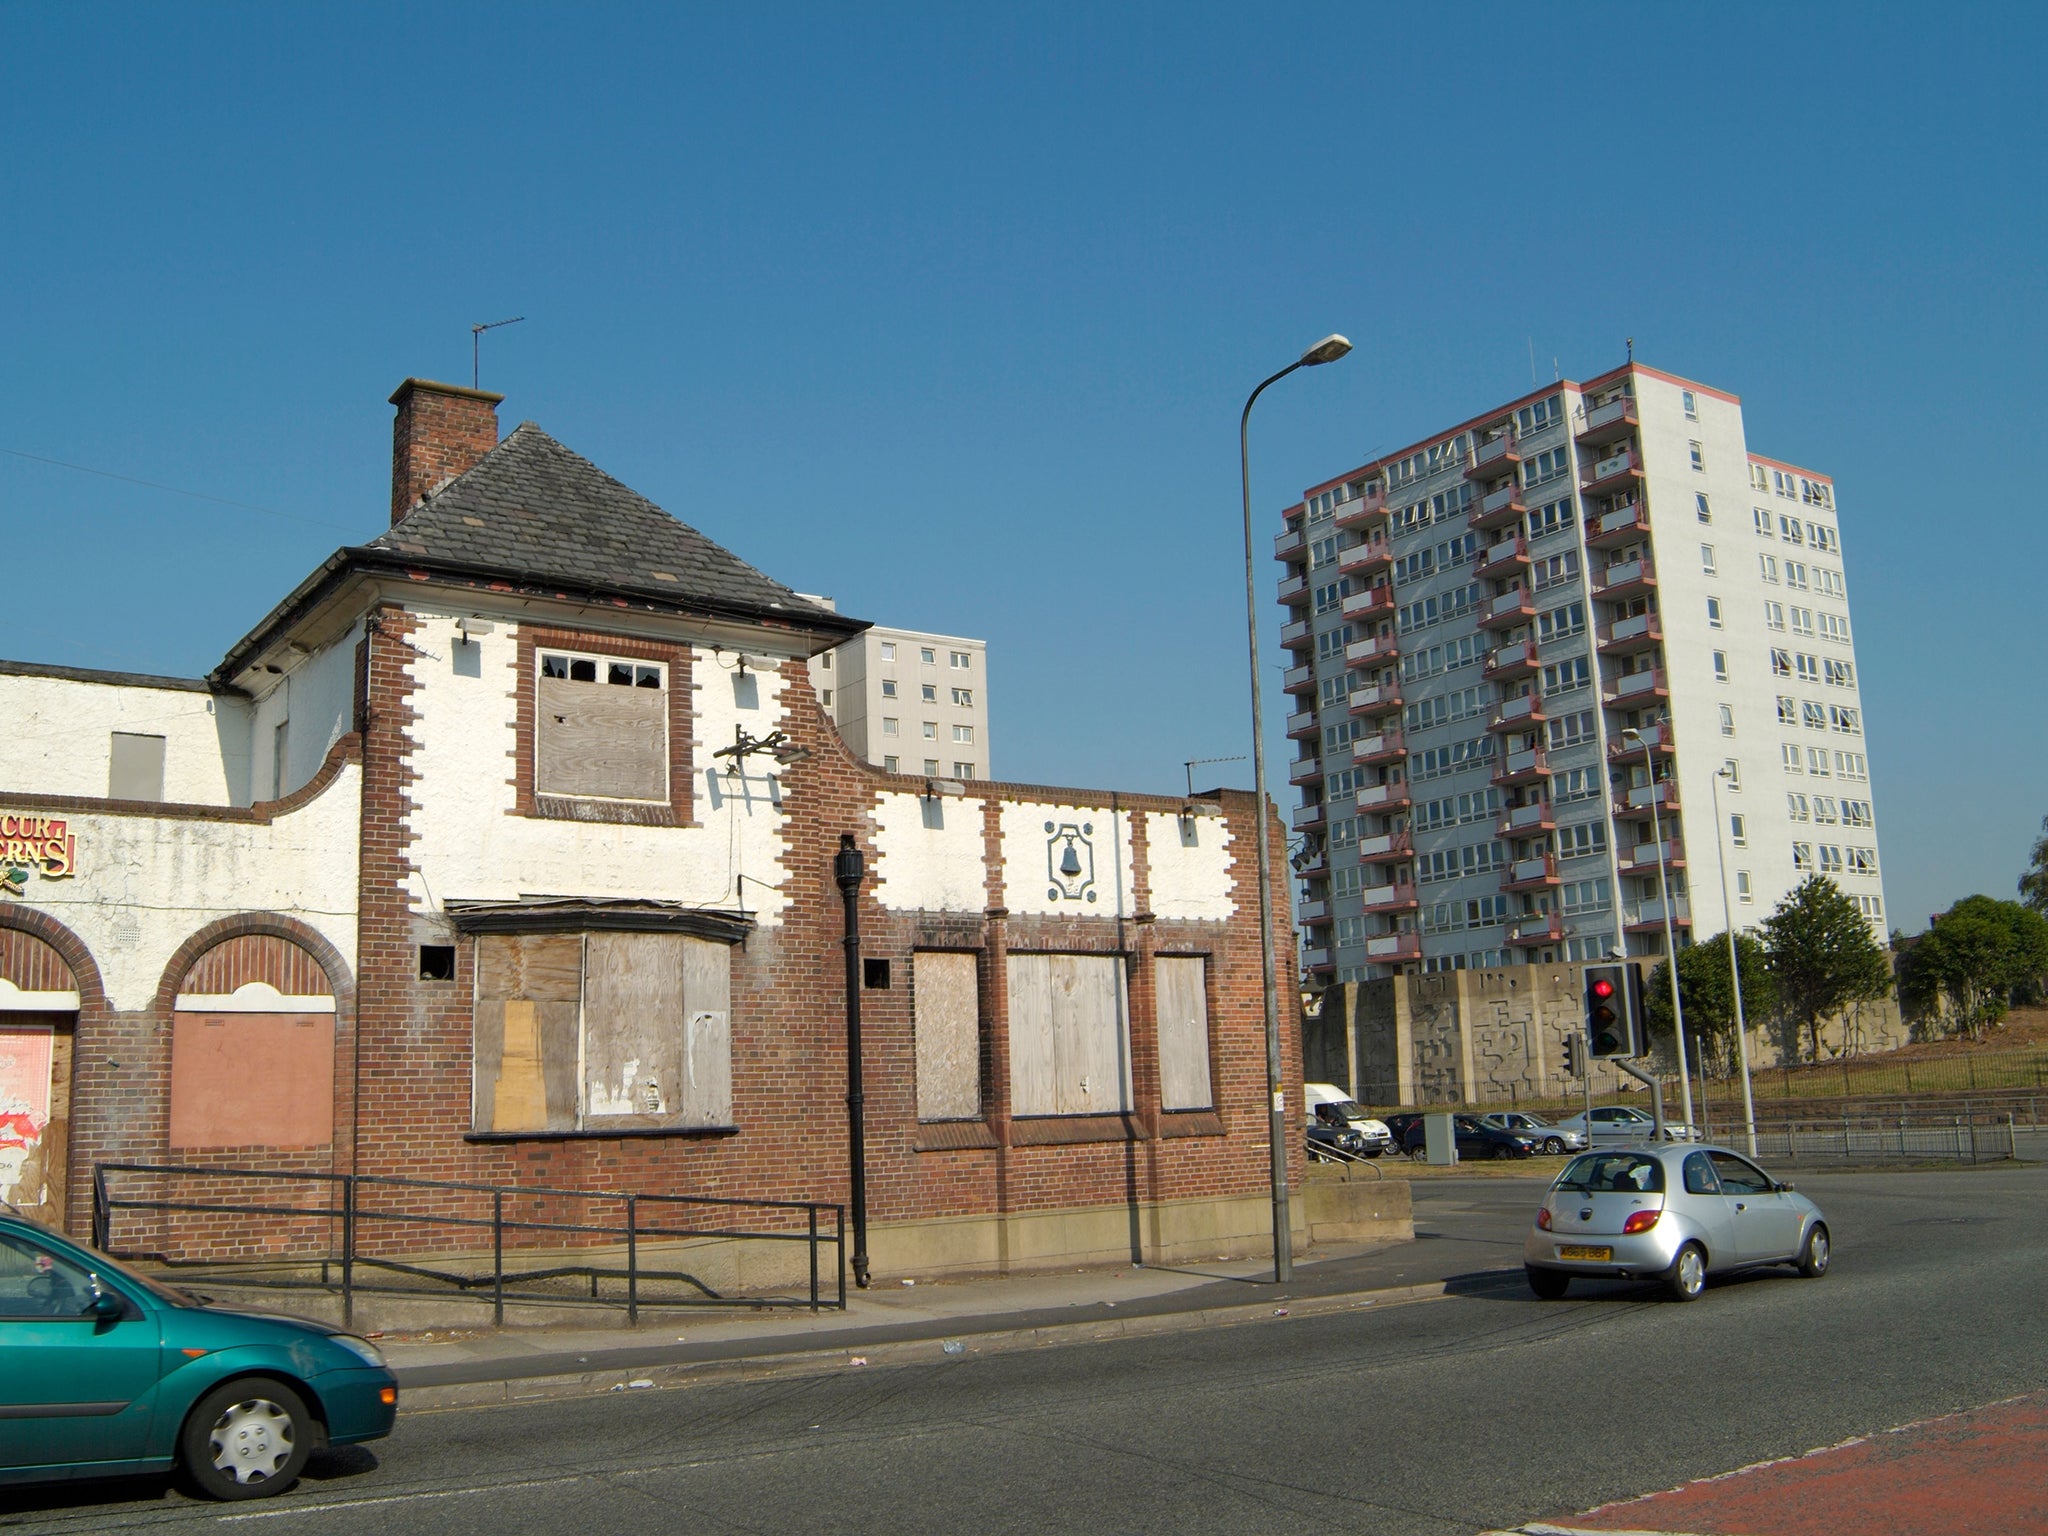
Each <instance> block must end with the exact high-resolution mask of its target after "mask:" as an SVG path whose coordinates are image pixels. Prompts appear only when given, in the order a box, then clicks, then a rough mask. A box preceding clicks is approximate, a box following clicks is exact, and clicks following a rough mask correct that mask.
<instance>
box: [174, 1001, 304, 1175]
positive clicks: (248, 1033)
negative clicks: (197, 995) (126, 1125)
mask: <svg viewBox="0 0 2048 1536" xmlns="http://www.w3.org/2000/svg"><path fill="white" fill-rule="evenodd" d="M333 1138H334V1015H333V1014H332V1013H303V1014H300V1013H197V1012H187V1011H186V1010H185V1009H183V1008H180V1009H179V1010H178V1011H177V1012H176V1013H174V1014H173V1015H172V1016H171V1114H170V1145H171V1148H172V1150H174V1151H183V1150H186V1149H190V1148H197V1147H324V1146H326V1145H327V1144H328V1143H329V1142H330V1141H332V1140H333Z"/></svg>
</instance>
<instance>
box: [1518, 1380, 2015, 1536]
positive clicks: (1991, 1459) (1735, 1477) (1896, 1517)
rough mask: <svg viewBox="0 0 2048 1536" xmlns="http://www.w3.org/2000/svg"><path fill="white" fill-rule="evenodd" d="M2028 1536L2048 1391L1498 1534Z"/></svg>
mask: <svg viewBox="0 0 2048 1536" xmlns="http://www.w3.org/2000/svg"><path fill="white" fill-rule="evenodd" d="M1843 1531H1854V1532H1856V1533H1858V1536H1894V1533H1896V1536H1908V1533H1912V1536H1918V1533H1920V1532H1927V1531H1939V1532H1942V1533H1943V1536H1979V1533H1981V1536H2019V1533H2038V1532H2041V1531H2048V1392H2036V1393H2032V1394H2030V1395H2028V1396H2025V1397H2016V1398H2009V1399H2007V1400H2006V1401H2004V1402H1998V1403H1990V1404H1987V1405H1985V1406H1984V1407H1982V1408H1977V1409H1973V1410H1971V1411H1969V1412H1966V1413H1952V1414H1945V1415H1943V1416H1942V1417H1940V1418H1937V1419H1928V1420H1923V1421H1922V1422H1920V1423H1916V1424H1907V1425H1903V1426H1901V1427H1900V1428H1898V1429H1892V1430H1887V1431H1885V1432H1884V1433H1883V1434H1877V1435H1859V1436H1857V1437H1856V1438H1855V1439H1853V1440H1849V1441H1847V1442H1845V1443H1843V1444H1841V1445H1832V1446H1825V1447H1823V1448H1821V1449H1819V1450H1815V1451H1809V1452H1807V1453H1806V1454H1805V1455H1804V1456H1793V1457H1787V1458H1785V1459H1783V1460H1776V1461H1767V1462H1763V1463H1760V1464H1758V1465H1756V1466H1752V1467H1743V1468H1740V1469H1739V1470H1737V1471H1734V1472H1728V1473H1724V1474H1722V1475H1721V1476H1719V1477H1709V1478H1702V1479H1700V1480H1699V1481H1697V1482H1691V1483H1687V1484H1685V1485H1683V1486H1682V1487H1678V1488H1673V1489H1670V1490H1668V1491H1666V1492H1662V1493H1652V1494H1647V1495H1645V1496H1644V1497H1642V1498H1636V1499H1627V1500H1623V1501H1621V1502H1618V1503H1613V1504H1606V1505H1602V1506H1601V1507H1599V1508H1597V1509H1592V1510H1588V1511H1587V1512H1586V1513H1585V1514H1583V1515H1578V1516H1574V1517H1572V1518H1571V1519H1569V1520H1566V1521H1563V1522H1560V1523H1556V1524H1552V1523H1548V1522H1542V1523H1538V1524H1534V1525H1524V1526H1519V1527H1517V1528H1516V1529H1515V1530H1514V1531H1513V1532H1493V1533H1490V1536H1596V1533H1597V1536H1704V1533H1709V1532H1731V1533H1734V1532H1739V1533H1741V1536H1809V1533H1818V1532H1829V1533H1833V1532H1843Z"/></svg>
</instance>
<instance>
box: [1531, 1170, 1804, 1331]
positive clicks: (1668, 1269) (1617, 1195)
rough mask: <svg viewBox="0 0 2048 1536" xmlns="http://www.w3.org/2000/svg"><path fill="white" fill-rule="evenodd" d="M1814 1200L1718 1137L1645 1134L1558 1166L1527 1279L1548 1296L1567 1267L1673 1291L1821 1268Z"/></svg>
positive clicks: (1567, 1278) (1680, 1294)
mask: <svg viewBox="0 0 2048 1536" xmlns="http://www.w3.org/2000/svg"><path fill="white" fill-rule="evenodd" d="M1829 1252H1830V1249H1829V1243H1828V1226H1827V1221H1826V1219H1825V1218H1824V1217H1823V1216H1822V1215H1821V1213H1820V1208H1819V1207H1818V1206H1816V1205H1815V1204H1814V1203H1813V1202H1812V1201H1811V1200H1809V1199H1807V1198H1806V1196H1804V1195H1802V1194H1799V1193H1797V1192H1796V1191H1795V1190H1794V1189H1793V1188H1792V1186H1791V1185H1790V1184H1786V1183H1782V1182H1780V1181H1779V1180H1776V1179H1773V1178H1772V1177H1771V1176H1770V1175H1769V1174H1767V1173H1765V1172H1764V1171H1763V1169H1761V1168H1759V1167H1757V1165H1756V1164H1755V1163H1752V1162H1751V1161H1750V1160H1749V1159H1748V1158H1746V1157H1743V1156H1742V1155H1741V1154H1740V1153H1737V1152H1731V1151H1729V1150H1728V1149H1727V1148H1725V1147H1714V1146H1707V1147H1699V1146H1684V1145H1676V1146H1673V1145H1661V1144H1647V1143H1646V1144H1644V1145H1642V1146H1637V1147H1623V1148H1617V1149H1615V1150H1613V1151H1605V1152H1600V1151H1596V1152H1588V1153H1586V1154H1585V1155H1583V1156H1581V1157H1575V1158H1573V1159H1572V1160H1571V1162H1570V1163H1568V1164H1566V1165H1565V1170H1564V1172H1563V1173H1561V1174H1559V1175H1558V1176H1557V1181H1556V1182H1555V1183H1554V1184H1552V1185H1551V1186H1550V1190H1549V1192H1548V1193H1547V1194H1545V1195H1544V1197H1543V1204H1542V1205H1541V1206H1539V1207H1537V1210H1536V1224H1535V1225H1534V1226H1532V1227H1531V1228H1530V1229H1529V1236H1528V1238H1527V1240H1526V1241H1525V1242H1524V1243H1523V1244H1522V1267H1523V1269H1524V1270H1525V1271H1526V1272H1527V1273H1528V1276H1529V1289H1530V1290H1532V1291H1534V1292H1535V1293H1536V1294H1537V1295H1538V1296H1541V1297H1542V1298H1543V1299H1544V1300H1546V1301H1551V1300H1555V1299H1556V1298H1557V1297H1559V1296H1562V1295H1563V1294H1564V1293H1565V1290H1566V1288H1567V1287H1569V1286H1570V1285H1571V1283H1572V1277H1573V1276H1574V1275H1587V1276H1593V1277H1597V1278H1602V1279H1622V1280H1662V1281H1663V1282H1664V1283H1665V1284H1666V1285H1668V1286H1669V1287H1670V1288H1671V1293H1672V1294H1673V1295H1674V1296H1676V1297H1677V1298H1678V1299H1679V1300H1680V1301H1691V1300H1692V1299H1693V1298H1694V1297H1695V1296H1697V1295H1699V1293H1700V1292H1701V1291H1702V1290H1704V1289H1705V1288H1706V1284H1707V1277H1708V1276H1709V1275H1720V1274H1726V1273H1728V1272H1730V1271H1732V1270H1738V1269H1749V1268H1752V1267H1754V1266H1757V1265H1762V1264H1791V1265H1793V1266H1795V1267H1796V1268H1797V1269H1798V1270H1799V1272H1800V1273H1801V1274H1802V1275H1806V1276H1809V1277H1811V1278H1818V1277H1819V1276H1821V1275H1824V1274H1826V1273H1827V1270H1828V1256H1829Z"/></svg>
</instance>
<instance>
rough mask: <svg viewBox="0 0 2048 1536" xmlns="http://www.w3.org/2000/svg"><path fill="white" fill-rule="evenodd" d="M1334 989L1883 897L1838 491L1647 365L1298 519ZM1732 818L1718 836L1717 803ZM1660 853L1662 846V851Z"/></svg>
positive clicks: (1294, 626) (1305, 683)
mask: <svg viewBox="0 0 2048 1536" xmlns="http://www.w3.org/2000/svg"><path fill="white" fill-rule="evenodd" d="M1286 519H1287V531H1286V532H1285V533H1283V534H1282V535H1280V537H1279V538H1278V540H1276V542H1275V547H1274V553H1275V556H1276V558H1278V559H1280V560H1281V561H1283V562H1284V563H1285V566H1286V576H1285V579H1284V580H1283V581H1282V582H1281V585H1280V600H1281V602H1282V603H1284V604H1285V605H1286V607H1287V611H1288V614H1287V616H1288V623H1287V626H1286V628H1285V630H1284V631H1283V632H1282V640H1283V643H1284V644H1285V645H1286V646H1287V647H1288V649H1289V651H1290V652H1291V653H1292V664H1291V666H1290V668H1289V670H1288V672H1287V675H1286V679H1285V687H1286V690H1287V692H1288V693H1289V694H1290V695H1292V696H1293V699H1292V708H1293V713H1292V714H1291V716H1290V718H1289V719H1288V722H1287V734H1288V735H1289V737H1291V738H1293V739H1294V740H1295V742H1296V743H1297V754H1298V755H1297V756H1296V758H1295V760H1294V762H1293V764H1292V765H1291V769H1290V772H1289V780H1290V782H1292V783H1293V784H1295V785H1297V786H1298V787H1299V788H1300V790H1301V804H1300V806H1299V808H1298V809H1297V810H1296V811H1295V812H1294V822H1293V824H1294V829H1295V831H1296V833H1297V834H1298V843H1299V846H1298V848H1297V850H1296V852H1295V855H1294V868H1295V872H1296V874H1297V876H1298V878H1299V879H1300V881H1301V889H1300V893H1299V906H1298V908H1297V913H1296V915H1297V918H1298V921H1299V923H1300V926H1301V930H1302V935H1303V938H1302V961H1303V966H1304V968H1305V970H1306V971H1307V972H1308V973H1309V974H1310V975H1311V976H1319V977H1323V978H1327V979H1330V980H1341V981H1351V980H1364V979H1369V978H1373V977H1380V976H1386V975H1390V974H1393V973H1394V972H1395V971H1397V970H1402V969H1408V970H1415V969H1420V970H1425V971H1435V970H1453V969H1461V968H1466V967H1484V966H1495V965H1506V964H1515V963H1520V962H1527V961H1535V962H1556V961H1572V960H1593V959H1601V958H1604V957H1606V956H1608V955H1610V954H1612V953H1615V952H1620V953H1623V954H1627V955H1657V954H1662V953H1663V952H1664V949H1665V915H1666V914H1665V909H1664V903H1663V899H1662V897H1661V896H1660V887H1659V857H1658V854H1659V843H1660V840H1661V843H1662V849H1663V866H1664V871H1665V878H1666V879H1668V882H1669V889H1670V899H1671V900H1670V904H1671V911H1670V919H1671V927H1672V929H1673V933H1674V936H1675V937H1676V938H1677V940H1678V942H1679V943H1680V944H1681V945H1682V944H1683V943H1685V942H1686V940H1687V937H1688V936H1689V935H1690V934H1692V933H1694V932H1697V933H1698V934H1699V935H1701V936H1706V935H1711V934H1715V933H1719V932H1721V931H1722V929H1723V928H1724V926H1726V925H1725V924H1724V921H1723V915H1722V913H1723V907H1722V902H1723V896H1722V890H1723V883H1722V882H1723V877H1724V873H1725V877H1726V890H1727V897H1726V900H1727V902H1728V906H1729V910H1730V911H1731V912H1732V916H1733V923H1734V925H1735V926H1736V927H1747V926H1752V925H1754V924H1756V923H1758V922H1760V921H1761V920H1762V919H1763V918H1764V917H1765V916H1767V915H1768V914H1769V913H1770V911H1771V909H1772V907H1773V906H1774V905H1775V904H1776V903H1777V902H1778V900H1779V899H1780V898H1781V897H1782V896H1783V895H1784V894H1785V893H1786V892H1788V891H1790V890H1791V889H1792V888H1793V887H1794V886H1796V885H1797V884H1798V883H1799V882H1800V881H1801V880H1803V879H1805V878H1806V876H1807V875H1808V874H1809V873H1815V874H1822V875H1826V876H1828V877H1829V878H1831V879H1833V880H1834V881H1835V882H1836V883H1837V884H1838V885H1840V886H1841V888H1842V889H1843V890H1844V891H1845V892H1847V893H1848V894H1850V895H1851V896H1853V897H1854V898H1855V899H1856V901H1857V903H1858V904H1859V905H1860V906H1861V907H1862V909H1863V911H1864V913H1865V915H1866V916H1868V917H1869V919H1870V921H1871V922H1872V924H1873V925H1875V926H1876V927H1877V928H1878V929H1879V931H1880V933H1881V932H1882V931H1883V928H1884V892H1883V884H1882V879H1881V876H1880V873H1879V870H1880V865H1879V861H1878V839H1877V824H1876V816H1875V812H1874V810H1873V808H1872V804H1871V793H1870V772H1869V762H1868V758H1867V756H1866V753H1867V748H1866V747H1865V745H1864V725H1863V705H1862V697H1861V694H1860V691H1859V688H1858V679H1857V673H1856V651H1855V646H1854V643H1853V640H1852V637H1851V635H1852V632H1851V627H1850V621H1849V598H1848V589H1847V586H1846V583H1845V579H1844V575H1843V558H1842V555H1843V552H1842V540H1841V535H1840V531H1839V525H1838V522H1837V509H1836V506H1835V492H1834V484H1833V482H1832V481H1831V480H1830V479H1829V478H1828V477H1827V476H1825V475H1822V474H1818V473H1816V472H1814V471H1812V470H1808V469H1800V468H1798V467H1796V466H1794V465H1790V464H1785V463H1781V462H1779V461H1778V460H1776V459H1768V458H1764V457H1762V456H1761V455H1758V454H1754V453H1752V452H1750V451H1749V446H1748V443H1747V440H1746V438H1745V436H1744V432H1743V421H1742V405H1741V401H1740V400H1739V399H1738V398H1737V397H1736V396H1734V395H1732V394H1729V393H1727V392H1726V391H1723V390H1719V389H1714V388H1711V387H1709V386H1707V385H1704V384H1695V383H1691V382H1688V381H1687V380H1684V379H1680V378H1675V377H1673V376H1672V375H1670V374H1666V373H1661V372H1659V371H1657V370H1656V369H1653V368H1647V367H1644V366H1642V365H1640V364H1636V363H1633V362H1631V363H1630V364H1628V365H1627V366H1625V367H1622V368H1619V369H1616V370H1615V371H1613V372H1611V373H1607V374H1603V375H1601V376H1600V377H1599V378H1597V379H1594V380H1592V381H1591V382H1588V383H1584V384H1579V383H1573V382H1571V381H1568V380H1565V381H1559V382H1557V383H1554V384H1551V385H1548V386H1546V387H1545V388H1543V389H1540V390H1536V391H1533V392H1531V393H1530V394H1529V395H1527V396H1524V397H1523V398H1521V399H1519V400H1514V401H1511V402H1509V403H1508V404H1506V405H1502V406H1499V407H1497V408H1495V409H1494V410H1491V411H1488V412H1485V413H1484V414H1482V415H1479V416H1475V417H1473V418H1472V419H1471V420H1469V421H1466V422H1464V423H1462V424H1460V425H1458V426H1455V427H1450V428H1447V429H1446V430H1444V431H1443V432H1440V433H1436V434H1433V435H1432V436H1430V437H1429V438H1427V439H1425V440H1424V441H1423V442H1420V443H1418V444H1415V445H1414V446H1412V447H1410V448H1407V449H1404V450H1402V451H1401V452H1399V453H1397V454H1392V455H1389V456H1388V457H1386V458H1383V459H1378V460H1375V461H1374V462H1372V463H1369V464H1366V465H1364V466H1363V467H1361V468H1359V469H1355V470H1352V471H1351V472H1350V473H1348V474H1346V475H1343V476H1341V477H1339V478H1338V479H1336V480H1331V481H1326V482H1324V483H1322V484H1320V485H1318V486H1316V487H1315V488H1314V489H1312V490H1311V491H1309V492H1308V494H1307V496H1306V497H1305V498H1304V499H1303V501H1302V502H1301V503H1300V504H1299V505H1297V506H1294V507H1291V508H1289V509H1288V511H1287V514H1286ZM1717 788H1718V791H1719V810H1718V812H1717V811H1716V790H1717ZM1660 835H1661V838H1660Z"/></svg>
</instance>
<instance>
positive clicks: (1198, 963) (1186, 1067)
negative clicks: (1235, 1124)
mask: <svg viewBox="0 0 2048 1536" xmlns="http://www.w3.org/2000/svg"><path fill="white" fill-rule="evenodd" d="M1208 969H1209V967H1208V962H1207V961H1205V960H1204V959H1202V957H1201V956H1199V955H1161V956H1159V957H1158V958H1157V959H1156V960H1154V961H1153V963H1152V975H1153V979H1154V981H1155V982H1156V984H1157V985H1156V989H1155V990H1156V991H1157V993H1158V997H1159V1107H1160V1108H1161V1109H1214V1108H1215V1107H1216V1098H1215V1094H1214V1092H1213V1091H1212V1090H1211V1088H1210V1086H1209V998H1208Z"/></svg>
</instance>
